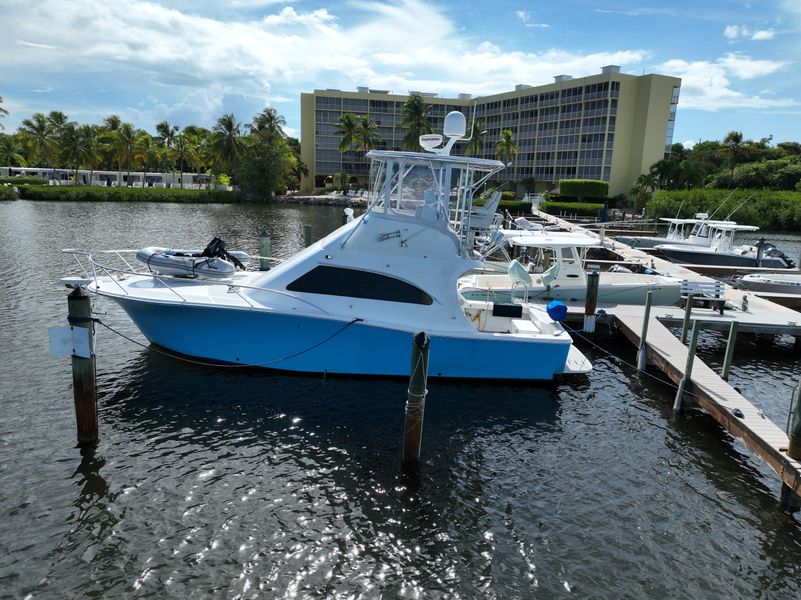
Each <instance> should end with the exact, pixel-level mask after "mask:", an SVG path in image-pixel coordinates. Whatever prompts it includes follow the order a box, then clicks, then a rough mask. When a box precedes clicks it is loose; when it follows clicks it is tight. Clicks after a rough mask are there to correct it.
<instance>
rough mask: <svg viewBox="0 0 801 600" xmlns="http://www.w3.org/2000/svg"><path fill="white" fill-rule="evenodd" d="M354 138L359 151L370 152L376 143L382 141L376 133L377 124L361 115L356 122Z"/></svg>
mask: <svg viewBox="0 0 801 600" xmlns="http://www.w3.org/2000/svg"><path fill="white" fill-rule="evenodd" d="M354 138H355V140H356V146H357V148H359V149H361V150H372V149H373V148H375V145H376V143H377V142H379V141H380V140H382V139H383V138H382V137H381V135H380V134H379V133H378V124H377V123H376V122H375V121H373V120H372V119H370V117H368V116H367V115H362V116H360V117H359V118H358V119H357V120H356V131H355V132H354Z"/></svg>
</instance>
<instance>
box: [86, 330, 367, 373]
mask: <svg viewBox="0 0 801 600" xmlns="http://www.w3.org/2000/svg"><path fill="white" fill-rule="evenodd" d="M89 320H91V321H93V322H94V323H97V324H99V325H102V326H103V327H105V328H106V329H108V330H109V331H111V332H112V333H116V334H117V335H118V336H120V337H121V338H123V339H126V340H128V341H129V342H131V343H133V344H136V345H137V346H141V347H142V348H144V349H145V350H151V351H153V352H155V353H157V354H161V355H163V356H169V357H170V358H175V359H177V360H182V361H184V362H187V363H191V364H193V365H201V366H204V367H222V368H227V369H231V368H242V367H264V366H267V365H272V364H275V363H279V362H282V361H285V360H289V359H290V358H295V357H296V356H300V355H301V354H305V353H306V352H310V351H312V350H314V349H315V348H318V347H320V346H322V345H323V344H325V343H326V342H328V341H330V340H332V339H334V338H335V337H336V336H338V335H339V334H340V333H342V332H343V331H345V330H346V329H347V328H348V327H350V326H351V325H353V324H354V323H359V322H361V321H364V319H361V318H356V319H353V320H352V321H349V322H348V323H345V325H343V326H342V327H340V328H339V329H338V330H337V331H335V332H334V333H332V334H331V335H329V336H328V337H327V338H325V339H324V340H321V341H319V342H317V343H316V344H314V345H312V346H309V347H308V348H306V349H304V350H301V351H300V352H295V353H294V354H290V355H288V356H284V357H283V358H277V359H275V360H268V361H266V362H260V363H243V364H227V363H211V362H205V361H201V360H194V359H192V358H187V357H185V356H180V355H178V354H173V353H172V352H167V351H165V350H161V349H160V348H156V347H154V346H150V345H148V344H143V343H142V342H140V341H138V340H135V339H133V338H132V337H129V336H127V335H125V334H124V333H122V332H121V331H117V330H116V329H114V328H113V327H112V326H111V325H108V324H106V323H104V322H103V321H101V320H100V319H96V318H92V319H89Z"/></svg>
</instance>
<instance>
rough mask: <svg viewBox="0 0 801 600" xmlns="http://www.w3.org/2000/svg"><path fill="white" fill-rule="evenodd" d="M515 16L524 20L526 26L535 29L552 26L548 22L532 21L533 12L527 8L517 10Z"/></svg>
mask: <svg viewBox="0 0 801 600" xmlns="http://www.w3.org/2000/svg"><path fill="white" fill-rule="evenodd" d="M515 16H516V17H517V18H518V19H520V20H521V21H522V22H523V25H525V26H526V27H531V28H535V29H549V28H550V27H551V26H550V25H548V24H547V23H532V22H531V13H530V12H529V11H527V10H524V9H520V10H516V11H515Z"/></svg>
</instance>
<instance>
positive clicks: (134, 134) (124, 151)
mask: <svg viewBox="0 0 801 600" xmlns="http://www.w3.org/2000/svg"><path fill="white" fill-rule="evenodd" d="M143 134H144V135H147V134H146V133H145V132H144V131H142V130H141V129H136V128H134V126H133V125H131V124H130V123H123V124H122V125H120V127H119V129H117V130H116V131H113V132H112V135H111V146H112V148H113V151H114V155H115V156H116V158H117V164H118V165H120V174H122V167H121V165H122V162H123V161H124V162H125V164H126V166H127V167H128V185H130V183H131V167H132V166H133V162H134V160H135V157H136V154H137V150H138V147H139V145H140V143H141V140H142V136H143ZM120 183H122V182H120Z"/></svg>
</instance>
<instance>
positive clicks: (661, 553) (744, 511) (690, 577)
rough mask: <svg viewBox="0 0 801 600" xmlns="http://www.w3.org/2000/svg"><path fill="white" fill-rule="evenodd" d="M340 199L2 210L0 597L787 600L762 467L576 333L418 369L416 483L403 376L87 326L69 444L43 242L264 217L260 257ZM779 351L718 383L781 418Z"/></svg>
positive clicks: (753, 354) (782, 363) (182, 239)
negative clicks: (450, 371)
mask: <svg viewBox="0 0 801 600" xmlns="http://www.w3.org/2000/svg"><path fill="white" fill-rule="evenodd" d="M340 214H341V213H340V211H339V210H338V209H329V208H322V207H319V208H308V207H305V208H304V207H264V206H231V205H226V206H183V205H167V204H165V205H124V204H51V203H31V202H23V201H20V202H14V203H8V202H7V203H2V204H0V242H2V243H1V244H0V275H1V276H2V280H3V282H4V284H5V291H4V293H3V295H2V299H3V303H4V304H5V307H6V310H5V311H4V312H3V315H4V322H3V327H2V330H0V340H1V341H2V348H3V351H4V356H3V360H2V361H0V407H1V408H0V411H2V413H0V417H1V418H0V444H2V454H0V598H24V597H30V598H83V597H107V598H138V597H147V598H162V597H167V598H235V597H236V598H257V597H258V598H273V597H288V598H305V597H325V596H328V597H336V598H379V597H383V598H396V597H400V598H415V597H420V598H423V597H425V598H563V597H576V598H615V599H616V598H662V597H665V598H748V599H750V598H788V599H789V598H794V599H795V598H799V597H801V526H799V521H798V520H797V519H793V518H788V517H787V516H785V515H783V514H782V513H780V512H779V511H778V510H777V501H778V489H779V482H778V478H777V477H776V476H775V475H773V473H772V472H771V471H770V470H769V469H767V468H766V467H765V466H764V465H762V464H761V463H760V462H759V461H757V460H756V459H754V458H753V457H752V456H751V455H750V454H749V453H748V451H747V450H746V449H745V448H744V447H743V445H742V444H741V443H739V442H737V441H734V440H732V439H731V438H729V437H728V436H727V435H726V434H725V433H723V432H722V431H721V429H720V428H719V427H718V426H717V425H716V424H715V423H714V421H712V420H711V419H710V418H709V417H707V416H705V415H703V414H690V415H689V416H685V417H681V418H679V419H678V420H675V421H674V420H673V419H672V417H671V406H672V398H673V394H672V392H671V390H670V388H668V387H667V386H664V385H662V384H660V383H658V382H655V381H653V380H651V379H648V378H640V377H638V376H637V375H636V374H635V373H634V372H633V371H632V370H631V369H630V368H628V367H626V366H624V365H621V364H619V363H617V362H616V361H614V360H612V359H609V358H608V357H606V356H605V355H604V354H602V353H601V352H599V351H596V350H595V349H594V348H593V347H591V346H588V345H587V344H582V345H581V347H582V349H583V350H584V351H585V352H586V353H587V354H588V355H589V356H590V358H591V359H592V360H593V361H594V363H595V371H594V372H593V373H592V375H591V376H590V377H588V378H578V379H572V380H569V381H567V382H565V381H561V382H557V383H554V384H550V385H541V386H498V385H494V386H488V385H475V384H470V385H467V384H459V383H448V384H445V383H433V382H432V383H431V384H430V394H429V399H428V402H427V406H426V415H425V430H424V441H423V457H424V460H425V462H424V464H423V467H422V475H421V480H420V484H419V489H418V491H417V493H411V492H409V491H407V490H404V488H403V483H404V482H403V481H402V480H401V478H400V477H399V476H398V467H399V455H400V451H401V433H402V424H403V405H404V401H405V390H406V386H405V384H404V382H402V381H384V380H364V379H342V378H339V379H337V378H334V379H323V378H321V377H295V376H286V375H274V374H271V373H270V372H266V371H264V372H262V371H249V372H243V371H239V370H233V369H222V368H202V367H197V366H193V365H189V364H186V363H182V362H178V361H176V360H173V359H168V358H165V357H163V356H159V355H157V354H155V353H152V352H149V351H147V350H144V349H142V348H140V347H138V346H135V345H132V344H131V343H130V342H127V341H125V340H123V339H121V338H117V337H115V336H114V335H113V334H111V333H110V332H108V331H107V330H105V329H102V328H100V330H99V337H98V384H99V395H100V422H101V442H100V444H99V445H98V447H97V448H96V449H95V450H93V451H81V450H79V449H77V448H76V447H75V442H74V440H75V423H74V412H73V408H72V392H71V378H70V367H69V363H68V360H67V359H52V358H50V357H49V355H48V350H47V342H46V327H47V326H48V325H57V324H64V323H65V316H66V300H65V297H66V292H65V290H63V289H62V288H60V287H59V286H58V277H59V276H61V275H63V274H64V273H65V272H66V271H67V270H68V269H69V261H68V259H67V257H65V256H63V255H61V254H59V249H61V248H65V247H84V248H92V249H104V248H137V247H141V246H146V245H168V246H184V245H190V246H197V245H202V244H203V243H205V242H207V241H208V240H209V239H211V237H212V236H214V235H215V234H219V235H220V236H222V237H223V238H224V239H225V240H226V241H227V242H229V247H235V248H242V249H245V250H248V251H251V252H254V253H255V251H256V249H257V235H258V232H259V230H260V229H261V228H263V227H267V228H269V229H270V230H271V232H272V239H273V247H274V249H275V253H276V254H279V255H280V254H288V253H291V252H293V251H295V250H296V249H298V248H299V247H300V246H301V244H302V240H303V225H304V224H306V223H312V224H313V225H314V231H315V237H318V236H320V235H322V234H323V233H324V232H326V231H328V230H330V229H331V228H333V227H334V226H336V224H337V223H338V222H339V220H340ZM97 309H98V310H99V311H101V312H105V313H107V314H102V315H101V318H102V319H103V320H104V321H106V322H108V323H110V324H111V325H112V326H114V327H118V328H119V329H120V330H122V331H123V332H125V333H126V334H129V335H132V336H134V337H136V338H137V339H140V340H141V339H142V338H141V336H139V334H138V333H137V332H136V330H135V329H134V328H133V326H132V325H131V324H130V323H129V322H128V321H127V318H126V317H125V316H124V314H122V312H121V311H120V310H119V309H117V308H116V307H115V306H114V305H113V304H110V303H107V302H102V301H101V302H100V303H99V305H98V306H97ZM600 341H601V342H602V343H604V344H605V345H607V346H608V347H609V348H611V349H612V350H613V351H614V352H615V353H616V354H618V355H620V356H622V357H623V358H625V359H626V360H627V361H629V362H632V361H633V360H634V352H633V349H632V348H630V347H629V346H628V345H627V343H626V342H624V341H622V340H621V339H619V338H617V337H615V336H613V335H611V334H605V335H601V336H600ZM792 341H793V340H792V339H791V338H777V339H775V340H774V339H773V338H760V339H753V338H750V339H749V338H745V337H744V338H742V339H741V340H740V342H739V343H738V352H737V355H736V358H735V367H734V371H733V377H732V379H733V383H734V384H735V385H738V386H739V387H740V388H742V390H743V391H744V392H745V393H746V395H747V396H749V397H751V398H754V399H759V404H760V406H761V407H762V408H763V409H764V410H765V412H766V414H768V415H769V416H770V417H771V418H772V419H774V420H775V421H777V422H781V423H784V420H785V419H786V415H787V406H788V403H789V397H790V391H791V387H792V385H793V381H794V380H795V379H797V378H798V377H799V374H801V370H800V369H799V356H800V355H799V353H798V352H797V351H795V350H793V345H792ZM724 343H725V342H724V340H723V336H721V335H716V334H709V335H704V336H703V337H702V340H701V355H702V356H703V357H704V358H705V359H706V360H708V361H709V362H710V363H712V364H713V365H715V364H719V362H720V360H721V354H722V351H723V346H724ZM480 360H481V357H479V356H477V357H476V361H480ZM509 360H514V357H513V356H510V357H509Z"/></svg>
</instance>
